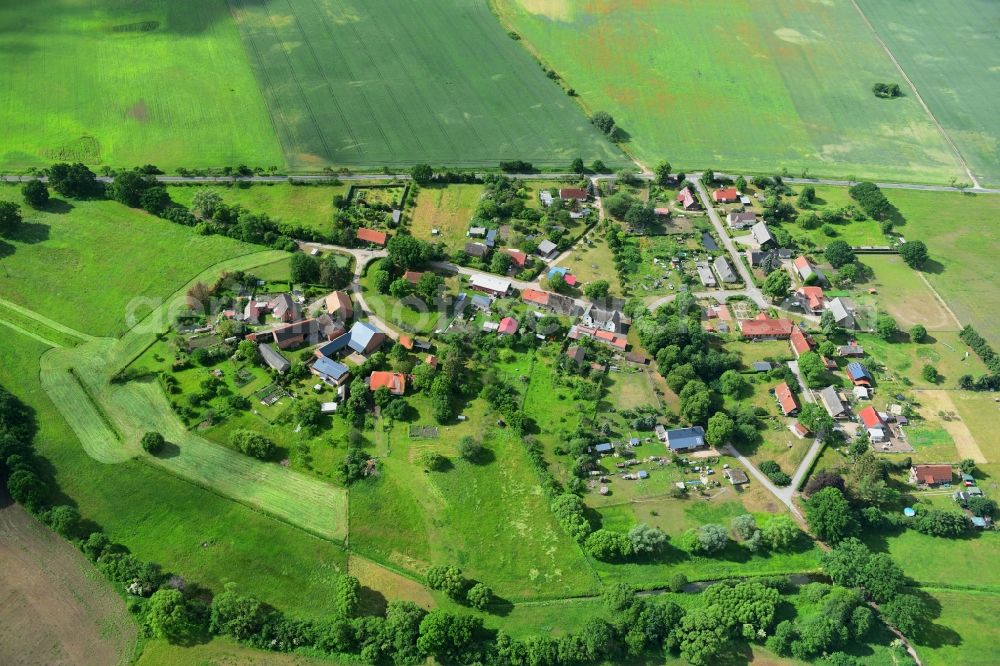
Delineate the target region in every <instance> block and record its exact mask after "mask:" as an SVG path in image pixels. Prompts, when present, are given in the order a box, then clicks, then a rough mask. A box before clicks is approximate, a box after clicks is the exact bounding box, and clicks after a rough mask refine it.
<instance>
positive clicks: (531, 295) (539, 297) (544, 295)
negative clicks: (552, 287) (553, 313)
mask: <svg viewBox="0 0 1000 666" xmlns="http://www.w3.org/2000/svg"><path fill="white" fill-rule="evenodd" d="M551 295H552V294H550V293H549V292H547V291H539V290H537V289H524V290H522V291H521V300H522V301H524V302H525V303H531V304H532V305H537V306H540V307H546V306H548V304H549V297H550V296H551Z"/></svg>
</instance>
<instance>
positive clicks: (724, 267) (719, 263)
mask: <svg viewBox="0 0 1000 666" xmlns="http://www.w3.org/2000/svg"><path fill="white" fill-rule="evenodd" d="M712 265H713V266H715V272H716V273H717V274H718V275H719V279H720V280H722V281H723V282H724V283H726V284H732V283H733V282H739V281H740V279H739V277H737V275H736V273H735V272H733V267H732V266H730V265H729V262H728V261H727V260H726V258H725V257H723V256H722V255H719V256H718V257H716V258H715V261H714V262H712Z"/></svg>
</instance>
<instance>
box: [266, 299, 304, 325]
mask: <svg viewBox="0 0 1000 666" xmlns="http://www.w3.org/2000/svg"><path fill="white" fill-rule="evenodd" d="M267 307H268V309H269V310H270V311H271V314H272V315H274V316H275V317H276V318H277V319H280V320H281V321H283V322H285V323H286V324H287V323H289V322H293V321H296V320H298V319H299V308H298V306H297V305H295V301H293V300H292V297H291V295H289V294H278V295H277V296H275V297H274V298H272V299H271V300H270V301H268V303H267Z"/></svg>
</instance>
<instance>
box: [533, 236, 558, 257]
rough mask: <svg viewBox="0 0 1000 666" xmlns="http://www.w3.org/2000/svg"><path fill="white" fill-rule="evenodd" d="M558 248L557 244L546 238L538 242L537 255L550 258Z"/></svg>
mask: <svg viewBox="0 0 1000 666" xmlns="http://www.w3.org/2000/svg"><path fill="white" fill-rule="evenodd" d="M558 250H559V246H558V245H556V244H555V243H553V242H552V241H550V240H548V239H545V240H543V241H542V242H541V243H539V244H538V255H539V256H540V257H542V259H551V258H552V257H554V256H555V255H556V252H557V251H558Z"/></svg>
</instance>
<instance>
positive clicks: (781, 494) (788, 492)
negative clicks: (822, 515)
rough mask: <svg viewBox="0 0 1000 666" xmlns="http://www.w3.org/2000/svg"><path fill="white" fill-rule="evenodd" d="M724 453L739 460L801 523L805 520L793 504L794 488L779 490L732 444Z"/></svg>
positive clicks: (727, 446) (725, 448)
mask: <svg viewBox="0 0 1000 666" xmlns="http://www.w3.org/2000/svg"><path fill="white" fill-rule="evenodd" d="M723 451H724V452H725V454H726V455H727V456H732V457H733V458H736V459H737V460H739V461H740V464H741V465H743V466H744V467H745V468H746V469H747V471H748V472H750V476H752V477H753V478H755V479H757V482H758V483H760V484H761V485H762V486H764V487H765V488H767V489H768V490H769V491H770V492H771V494H772V495H774V496H775V497H777V498H778V499H779V500H780V501H781V503H782V504H784V505H785V506H787V507H788V510H789V511H791V512H792V515H793V516H795V517H796V518H798V519H799V520H800V521H803V520H805V519H804V518H803V517H802V514H801V513H799V508H798V507H797V506H795V503H794V502H792V497H793V496H794V490H793V488H794V486H791V485H789V486H786V487H784V488H779V487H778V486H776V485H774V484H773V483H771V479H769V478H767V476H766V475H765V474H764V473H763V472H761V471H760V470H759V469H757V467H755V466H754V464H753V462H751V461H750V459H749V458H747V457H746V456H744V455H743V454H742V453H740V452H739V451H737V450H736V449H735V448H733V445H732V444H726V446H724V447H723Z"/></svg>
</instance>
